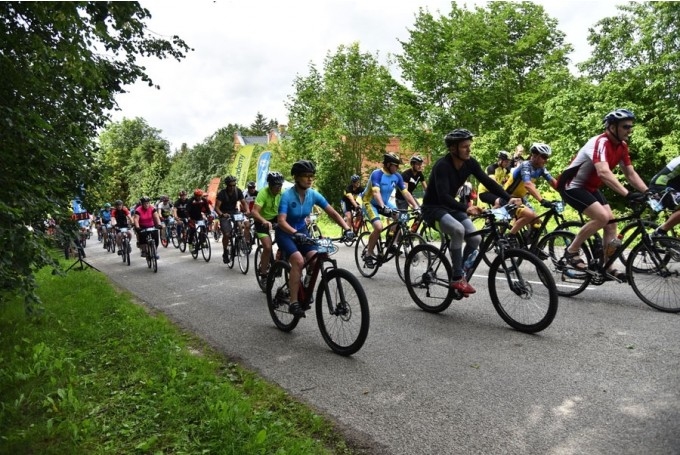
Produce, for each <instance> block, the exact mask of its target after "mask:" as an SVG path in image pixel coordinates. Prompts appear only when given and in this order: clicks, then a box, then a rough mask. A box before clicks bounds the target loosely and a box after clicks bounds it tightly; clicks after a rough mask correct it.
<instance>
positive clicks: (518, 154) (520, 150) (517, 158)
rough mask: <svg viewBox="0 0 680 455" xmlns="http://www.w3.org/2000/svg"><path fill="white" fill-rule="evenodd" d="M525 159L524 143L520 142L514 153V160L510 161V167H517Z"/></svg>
mask: <svg viewBox="0 0 680 455" xmlns="http://www.w3.org/2000/svg"><path fill="white" fill-rule="evenodd" d="M522 161H524V147H523V146H522V144H518V145H517V147H515V153H513V154H512V162H511V163H510V168H511V169H512V168H513V167H517V165H518V164H519V163H521V162H522Z"/></svg>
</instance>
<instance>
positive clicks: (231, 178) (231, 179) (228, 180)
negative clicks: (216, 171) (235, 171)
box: [224, 175, 236, 185]
mask: <svg viewBox="0 0 680 455" xmlns="http://www.w3.org/2000/svg"><path fill="white" fill-rule="evenodd" d="M230 183H236V177H234V176H233V175H228V176H226V177H225V178H224V184H225V185H229V184H230Z"/></svg>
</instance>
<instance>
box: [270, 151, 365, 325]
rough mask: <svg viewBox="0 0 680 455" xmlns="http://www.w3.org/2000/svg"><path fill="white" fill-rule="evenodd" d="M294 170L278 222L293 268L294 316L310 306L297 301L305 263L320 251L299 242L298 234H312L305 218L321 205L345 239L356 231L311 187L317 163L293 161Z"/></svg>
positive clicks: (290, 282)
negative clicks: (293, 182)
mask: <svg viewBox="0 0 680 455" xmlns="http://www.w3.org/2000/svg"><path fill="white" fill-rule="evenodd" d="M290 173H291V174H292V175H293V177H294V180H295V185H294V186H293V187H291V188H289V189H287V190H286V191H285V192H284V193H283V194H282V195H281V201H280V203H279V214H278V217H277V222H278V225H277V226H276V243H277V244H278V245H279V248H281V250H282V251H283V253H284V254H285V256H286V257H287V258H288V261H289V262H290V267H291V268H290V273H289V274H288V286H289V289H290V299H291V305H290V310H289V311H290V312H291V313H292V314H294V315H297V316H304V315H305V311H306V308H303V307H302V305H300V302H298V301H297V295H298V290H299V287H300V278H301V277H302V265H303V264H304V262H305V257H306V258H311V257H312V256H313V255H314V254H315V250H316V246H314V245H304V244H301V245H298V244H297V243H296V242H295V238H296V237H297V238H307V236H308V235H309V232H308V231H307V229H306V224H305V218H306V217H307V216H308V215H309V214H310V213H311V211H312V208H313V207H314V205H318V206H319V207H321V208H322V209H323V210H324V211H325V212H326V213H327V214H328V215H329V216H330V217H331V218H333V220H335V222H336V223H337V224H338V225H339V226H340V227H341V228H342V229H343V231H344V233H343V235H344V238H346V239H351V238H352V237H353V236H354V234H353V233H352V231H351V230H350V227H349V225H347V223H345V220H344V219H343V218H342V216H340V214H339V213H338V212H336V211H335V209H334V208H333V206H331V205H330V204H329V203H328V201H327V200H326V198H325V197H323V195H322V194H321V193H319V192H318V191H316V190H315V189H313V188H311V186H312V180H313V179H314V177H315V175H316V166H315V165H314V163H312V162H311V161H307V160H300V161H296V162H295V163H293V166H292V168H291V170H290ZM303 255H304V257H303Z"/></svg>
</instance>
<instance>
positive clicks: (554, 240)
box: [532, 231, 591, 297]
mask: <svg viewBox="0 0 680 455" xmlns="http://www.w3.org/2000/svg"><path fill="white" fill-rule="evenodd" d="M574 237H576V235H575V234H574V233H572V232H567V231H553V232H550V233H548V234H546V235H544V236H543V237H541V239H540V240H539V241H538V244H537V245H536V247H535V248H533V249H532V252H534V254H536V256H538V258H539V259H540V260H541V261H543V263H544V264H545V265H546V267H548V269H549V270H550V273H551V274H552V277H553V280H554V281H555V286H556V288H557V295H559V296H562V297H573V296H575V295H578V294H580V293H582V292H583V291H585V290H586V288H587V287H588V285H589V284H590V280H591V275H590V274H589V273H587V272H586V271H584V270H577V269H574V268H572V267H566V266H564V265H560V260H561V259H562V257H564V252H565V251H566V249H567V248H568V247H569V245H571V243H572V242H573V241H574ZM581 253H582V255H584V256H585V262H586V264H589V263H590V259H591V255H590V250H589V249H588V248H587V244H585V243H584V244H583V248H582V249H581Z"/></svg>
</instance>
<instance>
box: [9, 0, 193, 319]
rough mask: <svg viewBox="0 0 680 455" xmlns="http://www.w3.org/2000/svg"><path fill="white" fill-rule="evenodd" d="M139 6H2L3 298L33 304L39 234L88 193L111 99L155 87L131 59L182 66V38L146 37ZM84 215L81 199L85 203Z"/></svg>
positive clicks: (42, 252)
mask: <svg viewBox="0 0 680 455" xmlns="http://www.w3.org/2000/svg"><path fill="white" fill-rule="evenodd" d="M149 17H151V15H150V13H149V11H148V10H146V9H144V8H142V7H141V6H140V5H139V3H137V2H44V3H38V2H1V3H0V18H1V20H0V74H2V75H3V83H2V84H0V110H1V113H2V115H0V137H2V138H3V141H2V157H3V158H2V160H0V174H1V175H2V176H3V185H0V186H1V187H2V189H0V191H1V193H0V201H1V202H0V241H1V242H2V245H3V249H4V253H3V259H2V261H0V283H1V284H2V289H3V290H5V291H7V290H22V291H24V292H25V294H26V296H27V303H28V304H27V310H30V309H31V308H32V306H31V302H34V301H35V294H34V293H33V286H34V281H33V271H34V270H36V269H37V268H40V267H43V266H45V265H48V264H54V262H53V261H52V259H51V256H50V254H49V250H48V246H47V245H48V243H46V239H45V237H44V236H43V235H42V233H41V230H40V229H36V230H34V231H32V230H29V229H28V226H34V227H36V228H40V227H41V226H42V220H43V219H45V217H46V215H47V214H48V213H49V214H52V215H53V216H56V217H58V218H61V219H66V218H68V217H69V210H68V207H69V201H70V200H71V199H72V198H73V197H74V196H75V195H76V194H77V193H78V191H79V189H80V188H81V185H83V184H84V185H85V188H90V187H91V186H92V185H91V183H92V181H93V178H96V175H95V174H94V172H93V162H94V159H93V150H94V148H95V138H96V136H97V129H98V128H101V127H103V126H104V124H105V123H106V121H107V120H108V119H109V114H108V112H109V111H110V110H111V109H113V108H115V106H116V104H115V95H116V94H118V93H121V92H123V91H124V89H123V87H124V86H125V85H127V84H132V83H134V82H135V81H137V80H140V79H141V80H143V81H145V82H147V83H148V84H149V85H152V86H153V82H152V80H151V79H150V78H149V76H148V75H147V74H146V73H145V69H144V67H143V66H141V65H140V64H139V63H138V62H137V58H138V57H140V56H142V55H144V56H155V57H158V58H166V57H173V58H176V59H178V60H180V59H182V58H184V56H185V52H187V51H188V50H189V47H188V46H187V45H186V43H184V41H182V40H181V39H180V38H178V37H176V36H174V37H172V38H171V39H170V40H167V39H164V38H157V37H156V36H155V35H151V34H150V33H149V32H148V31H147V29H146V26H145V20H147V19H148V18H149ZM84 197H85V202H86V206H87V198H88V194H85V195H84Z"/></svg>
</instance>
